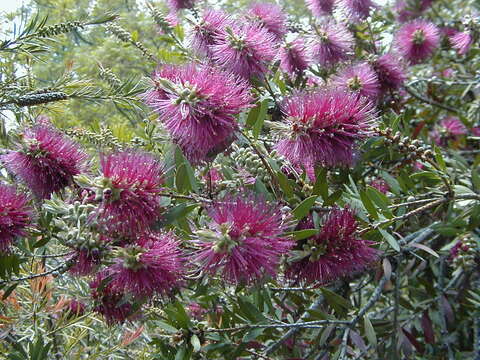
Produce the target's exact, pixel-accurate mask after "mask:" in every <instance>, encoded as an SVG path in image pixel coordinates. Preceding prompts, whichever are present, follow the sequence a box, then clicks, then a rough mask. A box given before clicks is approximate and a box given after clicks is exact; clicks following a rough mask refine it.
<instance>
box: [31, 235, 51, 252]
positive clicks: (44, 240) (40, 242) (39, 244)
mask: <svg viewBox="0 0 480 360" xmlns="http://www.w3.org/2000/svg"><path fill="white" fill-rule="evenodd" d="M50 239H51V238H50V237H48V236H45V237H43V238H42V239H40V240H38V241H37V242H36V243H35V244H33V245H32V248H34V249H36V248H39V247H42V246H44V245H46V244H47V243H48V242H49V241H50Z"/></svg>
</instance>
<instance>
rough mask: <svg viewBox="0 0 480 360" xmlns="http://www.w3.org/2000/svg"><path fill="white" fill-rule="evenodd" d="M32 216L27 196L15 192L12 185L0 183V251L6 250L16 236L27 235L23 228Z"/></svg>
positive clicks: (30, 220)
mask: <svg viewBox="0 0 480 360" xmlns="http://www.w3.org/2000/svg"><path fill="white" fill-rule="evenodd" d="M32 216H33V209H32V208H31V207H30V206H28V198H27V197H26V196H25V195H23V194H17V191H16V189H15V188H14V187H13V186H9V185H5V184H1V183H0V251H5V250H7V249H8V247H9V246H10V244H11V243H12V242H13V241H14V240H15V238H16V237H19V236H26V235H27V233H26V232H25V228H26V227H27V226H28V225H29V224H30V223H31V222H32Z"/></svg>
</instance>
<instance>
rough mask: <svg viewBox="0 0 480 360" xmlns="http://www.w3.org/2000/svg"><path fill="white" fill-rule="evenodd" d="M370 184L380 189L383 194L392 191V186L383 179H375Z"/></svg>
mask: <svg viewBox="0 0 480 360" xmlns="http://www.w3.org/2000/svg"><path fill="white" fill-rule="evenodd" d="M370 186H371V187H373V188H375V189H377V190H378V191H380V192H381V193H382V194H386V193H387V192H389V191H390V186H389V185H388V184H387V182H386V181H385V180H383V179H375V180H373V181H371V182H370Z"/></svg>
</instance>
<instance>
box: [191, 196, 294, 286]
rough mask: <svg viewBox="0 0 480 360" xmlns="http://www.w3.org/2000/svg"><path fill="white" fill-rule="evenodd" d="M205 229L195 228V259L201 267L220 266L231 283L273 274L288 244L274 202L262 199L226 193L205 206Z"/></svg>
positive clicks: (215, 269)
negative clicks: (232, 195) (225, 195)
mask: <svg viewBox="0 0 480 360" xmlns="http://www.w3.org/2000/svg"><path fill="white" fill-rule="evenodd" d="M209 215H210V217H211V219H212V221H211V222H210V224H209V226H208V228H209V230H198V231H197V236H198V240H197V244H198V246H199V247H201V250H200V251H199V253H198V255H197V257H196V260H197V261H198V262H199V263H200V264H201V267H202V269H203V270H204V271H208V272H210V273H215V272H216V271H217V270H219V269H220V268H221V269H222V274H223V277H224V278H225V280H227V281H228V282H231V283H252V282H254V281H256V280H259V279H260V278H261V277H263V276H264V275H265V274H267V275H270V276H274V275H275V274H276V272H277V266H278V264H279V261H280V257H281V256H282V255H283V254H285V253H286V252H287V251H288V249H289V248H290V247H291V246H292V242H291V241H290V240H288V239H287V238H285V237H283V236H282V234H283V232H284V231H285V229H286V224H285V222H284V219H283V217H282V213H281V211H280V209H279V207H278V206H275V205H272V204H269V203H267V202H266V201H265V200H263V199H260V198H255V197H253V196H247V197H241V196H237V197H227V198H225V199H223V200H222V201H221V202H218V203H216V204H214V205H213V206H212V207H211V208H210V209H209Z"/></svg>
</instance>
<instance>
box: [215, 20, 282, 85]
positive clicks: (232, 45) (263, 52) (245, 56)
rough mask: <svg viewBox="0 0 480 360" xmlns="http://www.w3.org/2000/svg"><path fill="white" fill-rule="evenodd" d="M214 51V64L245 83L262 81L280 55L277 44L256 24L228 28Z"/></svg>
mask: <svg viewBox="0 0 480 360" xmlns="http://www.w3.org/2000/svg"><path fill="white" fill-rule="evenodd" d="M216 43H217V44H216V45H214V46H212V47H211V50H212V53H213V60H214V62H215V63H217V64H219V65H220V66H222V67H223V68H224V69H225V70H227V71H230V72H232V73H234V74H236V75H238V76H240V77H242V78H244V79H246V80H249V79H250V78H252V77H257V78H263V76H264V75H265V74H266V73H267V71H268V65H269V64H270V63H271V62H272V61H273V60H274V58H275V56H276V55H277V44H276V43H277V42H276V39H275V36H274V35H272V34H271V33H270V32H269V31H268V30H267V29H266V28H265V27H263V26H262V25H260V24H258V23H255V22H249V21H247V22H244V23H243V24H239V25H235V26H231V27H229V26H227V27H226V28H225V31H223V32H222V34H221V35H219V36H218V37H217V39H216Z"/></svg>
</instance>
